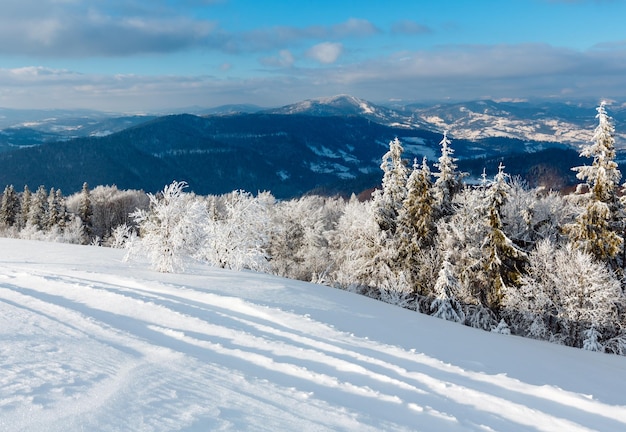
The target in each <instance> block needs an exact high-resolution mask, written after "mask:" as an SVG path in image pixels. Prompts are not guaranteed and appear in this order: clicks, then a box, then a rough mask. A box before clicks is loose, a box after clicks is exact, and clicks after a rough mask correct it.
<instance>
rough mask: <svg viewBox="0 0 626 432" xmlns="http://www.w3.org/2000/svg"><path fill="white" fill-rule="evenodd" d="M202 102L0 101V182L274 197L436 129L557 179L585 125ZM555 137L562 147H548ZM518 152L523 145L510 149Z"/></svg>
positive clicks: (317, 105)
mask: <svg viewBox="0 0 626 432" xmlns="http://www.w3.org/2000/svg"><path fill="white" fill-rule="evenodd" d="M194 110H195V111H197V112H199V113H201V112H203V110H201V109H199V108H194ZM248 111H251V112H248ZM608 111H609V114H610V115H611V116H613V118H614V123H615V127H616V133H617V135H616V140H617V147H618V148H624V147H626V127H625V126H626V106H625V105H619V104H617V103H614V104H613V105H611V106H609V107H608ZM206 112H207V111H205V114H202V115H182V114H181V115H169V116H147V115H143V116H109V117H107V116H106V115H105V114H102V113H92V112H75V113H74V114H72V112H65V111H54V112H50V111H35V112H26V111H24V112H23V111H19V112H18V111H10V110H4V111H0V115H3V116H4V118H3V119H2V121H0V126H1V125H12V126H11V127H5V128H4V129H3V130H0V184H13V185H14V186H15V187H16V188H18V189H21V188H23V187H24V185H26V184H27V185H30V186H33V185H40V184H44V185H47V186H48V187H55V188H61V189H62V190H64V191H66V192H67V193H71V192H75V191H78V190H80V188H81V187H82V184H83V182H87V183H89V184H92V185H98V184H116V185H118V186H119V187H121V188H132V189H144V190H146V191H151V192H156V191H159V190H161V189H162V187H163V186H164V185H165V184H169V183H170V182H171V181H172V180H173V179H185V180H187V181H189V183H190V185H191V186H192V188H193V189H194V191H196V192H197V193H202V194H207V193H224V192H229V191H231V190H234V189H245V190H250V191H257V190H271V191H272V192H273V193H275V194H276V196H278V197H291V196H295V195H299V194H303V193H306V192H309V191H311V190H313V189H314V190H317V191H322V190H323V191H330V192H331V193H342V194H350V193H352V192H355V193H359V192H361V191H363V190H365V189H368V188H372V187H375V186H377V184H378V182H379V181H380V169H379V165H380V157H381V156H382V155H383V154H384V153H385V151H386V149H387V146H388V143H389V141H390V140H392V139H393V138H395V137H398V138H399V139H400V140H401V141H402V144H403V146H404V148H405V150H406V154H405V157H406V159H407V160H408V161H411V160H413V158H417V159H418V160H421V158H422V157H423V156H426V157H427V158H428V160H429V161H430V162H431V163H432V162H434V161H435V160H436V158H437V157H438V155H439V146H438V143H439V141H440V140H441V136H442V133H443V131H444V130H448V136H449V137H451V138H452V139H453V144H452V146H453V148H454V150H455V156H456V157H458V158H459V159H460V160H461V161H460V163H462V164H464V165H465V166H464V167H462V168H463V169H466V170H467V171H469V172H470V173H471V175H472V176H474V177H476V178H477V177H478V176H480V174H481V173H482V171H483V169H487V173H488V174H489V175H492V174H493V173H494V170H495V168H494V167H497V166H498V164H499V162H498V161H497V160H496V159H498V158H500V160H501V159H502V158H506V159H507V169H508V170H509V171H508V172H509V173H510V174H513V175H521V176H522V177H524V178H526V179H527V180H529V182H530V183H531V184H539V183H542V184H543V183H545V182H543V181H540V180H538V175H540V174H538V173H546V172H549V173H550V177H551V178H554V179H558V181H557V183H556V184H558V186H556V185H555V187H559V188H560V187H562V186H568V185H572V184H573V183H575V182H576V179H575V178H573V176H572V173H571V171H570V168H571V167H572V166H576V165H579V164H581V163H580V162H579V159H578V156H577V153H578V150H579V146H580V145H581V144H584V143H587V142H588V141H589V140H590V138H591V135H592V133H593V130H594V128H595V126H596V119H595V113H596V111H595V107H594V106H593V105H591V104H590V105H580V104H578V105H574V104H565V103H530V102H494V101H477V102H467V103H462V104H461V103H459V104H447V105H436V106H419V105H399V104H397V103H395V104H394V105H393V106H391V107H387V106H383V105H379V104H374V103H371V102H368V101H365V100H363V99H359V98H356V97H353V96H348V95H339V96H334V97H327V98H318V99H311V100H307V101H303V102H300V103H297V104H293V105H288V106H285V107H281V108H275V109H270V110H262V109H260V108H258V107H253V106H248V105H233V106H224V107H221V108H216V109H215V110H214V111H211V112H212V114H206ZM25 116H31V120H30V121H27V120H26V117H25ZM555 149H556V150H559V151H561V153H563V151H565V152H568V153H567V154H561V153H559V154H558V155H557V156H556V159H553V158H554V156H555V154H556V153H555ZM624 150H626V149H624ZM538 152H541V153H538ZM544 152H547V153H544ZM530 153H532V154H533V157H528V158H525V157H522V158H521V157H520V156H521V155H524V156H525V155H526V154H530ZM557 153H558V152H557ZM494 158H495V159H494ZM525 159H528V160H525ZM618 161H619V162H622V161H626V151H621V152H619V153H618ZM565 163H567V164H568V165H567V166H566V165H565ZM582 163H584V161H583V162H582ZM0 187H1V186H0Z"/></svg>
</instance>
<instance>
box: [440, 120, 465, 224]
mask: <svg viewBox="0 0 626 432" xmlns="http://www.w3.org/2000/svg"><path fill="white" fill-rule="evenodd" d="M450 144H451V142H450V139H449V138H448V131H444V133H443V139H442V140H441V142H440V143H439V145H440V146H441V156H440V157H439V160H438V163H436V164H435V168H437V169H438V171H436V172H434V173H433V175H434V176H435V178H436V180H435V184H434V197H435V203H436V207H437V209H438V216H439V217H448V216H450V215H452V213H454V209H453V207H452V199H453V198H454V195H455V194H456V193H458V192H459V191H461V189H462V188H463V177H465V174H464V173H461V172H459V171H457V168H458V166H457V165H456V161H457V159H456V158H455V157H453V156H452V155H453V154H454V150H453V149H452V147H450Z"/></svg>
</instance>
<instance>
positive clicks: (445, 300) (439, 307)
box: [430, 256, 465, 323]
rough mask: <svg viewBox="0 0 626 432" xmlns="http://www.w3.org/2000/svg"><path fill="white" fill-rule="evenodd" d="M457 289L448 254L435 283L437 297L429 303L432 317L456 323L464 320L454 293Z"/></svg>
mask: <svg viewBox="0 0 626 432" xmlns="http://www.w3.org/2000/svg"><path fill="white" fill-rule="evenodd" d="M459 289H460V284H459V281H458V279H457V278H456V277H455V276H454V274H453V270H452V265H451V264H450V260H449V256H446V257H445V258H444V260H443V264H442V267H441V270H440V271H439V277H438V278H437V282H436V283H435V294H436V296H437V297H436V298H435V300H433V302H432V303H431V305H430V310H431V311H432V312H433V316H434V317H437V318H442V319H445V320H448V321H454V322H458V323H462V322H463V321H464V320H465V314H464V313H463V309H462V308H461V304H460V303H459V302H458V301H457V299H456V293H457V292H458V291H459Z"/></svg>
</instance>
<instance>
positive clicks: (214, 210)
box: [196, 191, 275, 271]
mask: <svg viewBox="0 0 626 432" xmlns="http://www.w3.org/2000/svg"><path fill="white" fill-rule="evenodd" d="M220 201H221V202H220V203H219V207H218V206H216V205H215V203H213V204H210V206H211V208H210V209H209V217H208V218H206V220H205V222H204V234H203V235H204V242H203V246H202V247H201V248H200V250H199V251H198V253H197V254H196V256H197V257H198V258H200V259H203V260H206V261H207V262H209V263H211V264H213V265H215V266H219V267H221V268H229V269H233V270H241V269H251V270H256V271H267V270H268V269H269V262H268V258H269V257H268V254H267V249H268V246H269V239H270V229H271V224H270V221H271V207H272V206H273V205H274V203H275V199H274V197H273V196H272V195H271V194H270V193H268V192H264V193H260V194H258V196H256V197H254V196H252V194H250V193H249V192H244V191H234V192H231V193H230V194H227V195H224V196H222V197H221V199H220Z"/></svg>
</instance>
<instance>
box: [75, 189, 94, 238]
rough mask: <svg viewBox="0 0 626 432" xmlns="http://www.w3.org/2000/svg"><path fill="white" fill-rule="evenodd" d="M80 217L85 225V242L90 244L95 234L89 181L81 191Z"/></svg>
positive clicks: (83, 225)
mask: <svg viewBox="0 0 626 432" xmlns="http://www.w3.org/2000/svg"><path fill="white" fill-rule="evenodd" d="M78 217H79V218H80V220H81V223H82V227H83V244H88V243H89V242H90V241H91V237H92V235H93V221H92V217H93V208H92V206H91V193H90V192H89V185H88V184H87V182H85V183H83V189H82V191H81V193H80V205H79V207H78Z"/></svg>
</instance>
